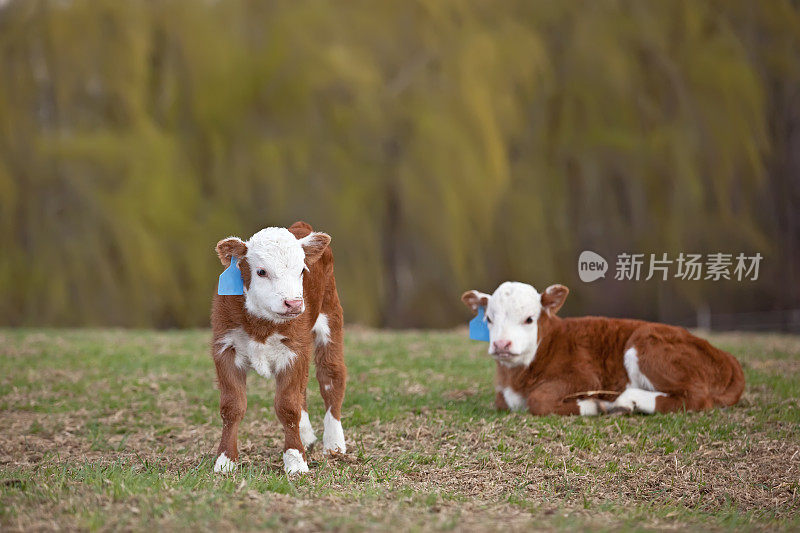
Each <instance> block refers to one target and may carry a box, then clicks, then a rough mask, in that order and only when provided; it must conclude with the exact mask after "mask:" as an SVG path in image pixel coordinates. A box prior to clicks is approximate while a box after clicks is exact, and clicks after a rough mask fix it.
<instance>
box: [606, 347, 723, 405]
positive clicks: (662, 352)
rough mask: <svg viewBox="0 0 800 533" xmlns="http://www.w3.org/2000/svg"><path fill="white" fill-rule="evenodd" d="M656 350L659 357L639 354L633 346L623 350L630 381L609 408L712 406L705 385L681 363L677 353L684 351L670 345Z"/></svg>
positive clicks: (682, 353) (680, 354) (679, 355)
mask: <svg viewBox="0 0 800 533" xmlns="http://www.w3.org/2000/svg"><path fill="white" fill-rule="evenodd" d="M658 350H659V353H658V358H655V357H652V358H648V357H647V356H648V355H649V354H646V353H641V354H640V352H639V350H638V349H637V348H636V347H634V346H631V347H630V348H628V349H627V350H626V351H625V354H624V356H623V362H624V364H625V370H626V371H627V373H628V379H629V381H630V383H629V385H628V387H627V388H626V389H625V391H623V393H622V394H620V395H619V397H617V399H616V400H614V402H612V403H611V404H609V405H608V411H609V412H611V413H615V412H633V411H636V412H640V413H647V414H651V413H656V412H658V413H671V412H676V411H701V410H704V409H710V408H712V407H713V402H712V400H711V397H710V395H709V394H708V388H707V387H705V386H703V383H702V382H700V383H698V381H697V380H696V379H691V376H689V375H687V370H686V366H685V365H682V364H680V359H679V357H681V356H684V357H685V353H684V352H683V351H680V350H677V349H676V348H673V347H671V346H659V347H658ZM676 356H677V357H676Z"/></svg>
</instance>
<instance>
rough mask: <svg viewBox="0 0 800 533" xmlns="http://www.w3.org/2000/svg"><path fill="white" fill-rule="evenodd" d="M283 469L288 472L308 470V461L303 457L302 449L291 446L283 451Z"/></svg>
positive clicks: (304, 471)
mask: <svg viewBox="0 0 800 533" xmlns="http://www.w3.org/2000/svg"><path fill="white" fill-rule="evenodd" d="M283 469H284V470H285V471H286V473H287V474H289V475H291V474H305V473H306V472H308V463H306V462H305V460H304V459H303V454H301V453H300V450H295V449H294V448H289V449H288V450H286V451H285V452H283Z"/></svg>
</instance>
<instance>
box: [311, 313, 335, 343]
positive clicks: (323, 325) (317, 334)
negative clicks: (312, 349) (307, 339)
mask: <svg viewBox="0 0 800 533" xmlns="http://www.w3.org/2000/svg"><path fill="white" fill-rule="evenodd" d="M311 331H313V332H314V342H315V343H316V345H317V346H323V345H325V344H328V343H329V342H330V341H331V327H330V324H328V315H326V314H325V313H320V314H319V316H318V317H317V321H316V322H314V327H313V328H311Z"/></svg>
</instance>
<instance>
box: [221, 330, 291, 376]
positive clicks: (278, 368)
mask: <svg viewBox="0 0 800 533" xmlns="http://www.w3.org/2000/svg"><path fill="white" fill-rule="evenodd" d="M285 338H286V337H284V336H283V335H281V334H279V333H273V334H272V335H270V336H269V337H267V339H266V340H265V341H264V342H258V341H257V340H255V339H253V338H252V337H251V336H250V335H248V334H247V333H245V331H244V329H242V328H235V329H232V330H230V331H228V332H227V333H226V334H225V335H223V336H222V338H220V340H219V341H218V342H217V344H218V345H219V346H220V349H219V353H222V352H223V351H225V350H227V349H228V348H230V347H233V349H234V350H236V360H235V362H236V366H238V367H239V368H243V369H248V370H249V369H252V370H255V371H256V372H257V373H258V374H259V375H261V376H264V377H265V378H271V377H272V376H274V375H275V374H280V373H281V372H283V371H284V370H285V369H286V368H287V367H289V366H290V365H291V364H292V362H293V361H294V359H295V357H297V354H296V353H294V352H293V351H292V350H290V349H289V347H288V346H286V344H284V343H283V342H282V341H283V339H285Z"/></svg>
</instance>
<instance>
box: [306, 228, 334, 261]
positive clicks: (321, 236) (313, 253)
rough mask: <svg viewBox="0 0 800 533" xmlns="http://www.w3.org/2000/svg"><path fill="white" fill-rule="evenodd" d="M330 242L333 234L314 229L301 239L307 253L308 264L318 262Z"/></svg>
mask: <svg viewBox="0 0 800 533" xmlns="http://www.w3.org/2000/svg"><path fill="white" fill-rule="evenodd" d="M330 243H331V236H330V235H328V234H327V233H320V232H318V231H313V232H311V233H309V234H308V235H306V236H305V237H303V238H302V239H300V245H301V246H302V247H303V251H305V253H306V265H309V266H310V265H313V264H314V263H316V262H317V260H318V259H319V258H320V257H322V252H324V251H325V248H327V247H328V245H329V244H330Z"/></svg>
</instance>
